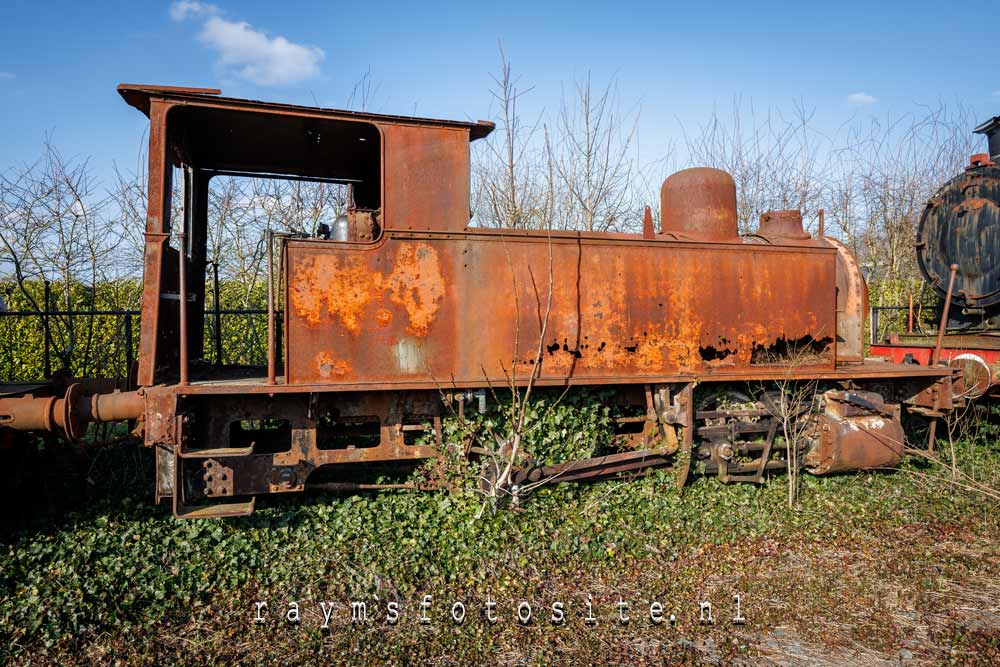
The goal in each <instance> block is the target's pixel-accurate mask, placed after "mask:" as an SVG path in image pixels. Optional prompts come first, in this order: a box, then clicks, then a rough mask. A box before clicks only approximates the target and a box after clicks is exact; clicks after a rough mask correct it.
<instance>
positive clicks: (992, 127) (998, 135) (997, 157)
mask: <svg viewBox="0 0 1000 667" xmlns="http://www.w3.org/2000/svg"><path fill="white" fill-rule="evenodd" d="M973 132H975V133H977V134H985V135H986V140H987V141H988V142H989V151H990V160H991V161H993V162H1000V116H994V117H993V118H992V119H991V120H988V121H986V122H985V123H983V124H982V125H980V126H979V127H977V128H976V129H974V130H973Z"/></svg>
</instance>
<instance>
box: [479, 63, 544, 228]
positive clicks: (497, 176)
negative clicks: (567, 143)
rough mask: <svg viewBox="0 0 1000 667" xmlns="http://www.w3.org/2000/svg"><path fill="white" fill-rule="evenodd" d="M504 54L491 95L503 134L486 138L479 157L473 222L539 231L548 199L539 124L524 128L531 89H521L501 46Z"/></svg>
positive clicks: (500, 132)
mask: <svg viewBox="0 0 1000 667" xmlns="http://www.w3.org/2000/svg"><path fill="white" fill-rule="evenodd" d="M499 49H500V73H499V74H496V75H492V79H493V87H492V88H491V89H490V95H491V97H492V99H493V103H494V104H496V105H497V108H498V111H497V125H498V130H499V131H498V132H494V133H493V134H492V135H490V136H489V137H487V139H486V140H485V141H484V142H483V145H482V146H480V147H479V150H478V151H477V153H476V160H475V163H474V165H473V177H474V179H475V187H474V189H473V199H472V213H473V218H474V219H475V221H476V223H477V224H479V225H481V226H484V227H506V228H513V229H525V228H537V227H539V226H540V225H539V214H540V213H541V212H542V211H543V210H544V208H545V199H546V193H545V192H544V186H543V187H540V182H544V181H545V180H546V178H545V168H544V166H543V165H544V162H543V160H542V159H541V158H543V157H544V154H543V153H541V152H540V151H539V150H538V149H537V147H536V146H535V145H534V139H535V137H536V134H537V132H538V128H539V122H538V121H536V122H535V123H533V124H529V123H527V122H525V120H524V119H523V118H522V116H521V112H520V107H519V105H520V102H521V98H522V97H524V96H525V95H527V94H528V93H529V92H531V90H532V88H531V87H528V88H527V89H520V88H519V87H518V83H519V79H518V78H517V77H515V76H514V74H513V69H512V67H511V64H510V61H509V60H507V57H506V55H505V54H504V50H503V45H502V44H501V45H500V46H499Z"/></svg>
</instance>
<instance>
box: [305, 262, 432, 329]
mask: <svg viewBox="0 0 1000 667" xmlns="http://www.w3.org/2000/svg"><path fill="white" fill-rule="evenodd" d="M350 252H351V251H349V252H348V253H329V254H323V255H316V256H313V257H309V258H306V259H303V260H302V261H301V263H299V264H298V265H297V266H296V267H295V270H294V275H292V276H291V279H290V283H289V299H290V301H291V305H292V307H293V308H294V309H295V314H296V315H298V316H299V317H301V318H302V319H303V320H304V321H305V322H306V323H307V324H308V325H310V326H317V325H319V324H320V323H321V322H323V321H325V320H328V319H337V320H339V321H340V323H341V324H342V325H343V327H344V328H345V329H347V330H348V331H350V332H351V333H353V334H358V333H360V332H361V328H362V323H363V320H364V318H365V313H366V309H367V308H368V307H369V306H370V305H371V304H372V303H377V304H383V303H384V302H385V301H386V299H388V300H389V301H390V302H391V303H392V304H393V305H395V306H397V307H399V308H400V309H401V310H403V311H404V312H405V313H406V315H407V318H408V322H409V324H408V326H407V328H406V331H407V333H409V334H411V335H413V336H418V337H425V336H426V335H427V331H428V328H429V327H430V324H431V323H432V322H433V321H434V317H435V316H436V315H437V312H438V310H439V309H440V308H441V302H442V301H443V300H444V294H445V285H444V278H443V276H442V275H441V268H440V265H439V263H438V256H437V252H436V251H435V250H434V248H432V247H431V246H430V245H428V244H426V243H415V244H405V245H403V246H402V247H400V249H399V251H398V252H397V253H396V258H395V262H393V270H392V272H391V273H382V272H379V271H373V270H372V269H371V268H370V267H369V266H368V264H367V263H366V261H365V258H364V257H362V256H360V255H358V254H350ZM374 317H375V321H376V323H378V324H379V325H381V326H387V325H388V324H389V323H390V322H392V319H393V315H392V313H391V312H390V311H389V310H388V309H386V308H383V307H380V308H379V309H378V310H376V311H375V315H374Z"/></svg>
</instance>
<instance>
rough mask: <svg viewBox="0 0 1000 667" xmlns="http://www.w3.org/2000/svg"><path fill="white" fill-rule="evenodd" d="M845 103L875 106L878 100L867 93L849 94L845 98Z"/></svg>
mask: <svg viewBox="0 0 1000 667" xmlns="http://www.w3.org/2000/svg"><path fill="white" fill-rule="evenodd" d="M847 101H848V102H850V103H851V104H858V105H865V104H875V103H876V102H878V100H877V99H876V98H874V97H872V96H871V95H869V94H868V93H851V94H850V95H848V96H847Z"/></svg>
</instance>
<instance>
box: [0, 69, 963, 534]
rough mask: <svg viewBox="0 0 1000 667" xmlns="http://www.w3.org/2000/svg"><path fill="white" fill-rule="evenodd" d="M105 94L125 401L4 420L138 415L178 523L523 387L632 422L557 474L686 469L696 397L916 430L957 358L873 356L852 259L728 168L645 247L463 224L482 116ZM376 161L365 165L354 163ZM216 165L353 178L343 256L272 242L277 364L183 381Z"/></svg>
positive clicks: (431, 450)
mask: <svg viewBox="0 0 1000 667" xmlns="http://www.w3.org/2000/svg"><path fill="white" fill-rule="evenodd" d="M119 90H120V92H121V94H122V96H123V97H124V98H125V99H126V100H127V101H128V102H129V103H130V104H131V105H133V106H135V107H136V108H137V109H140V110H141V111H143V113H145V114H146V115H147V116H148V117H149V119H150V132H149V186H148V187H149V193H148V197H149V201H148V222H147V227H146V246H145V274H144V289H143V306H142V307H143V317H142V328H141V337H140V338H141V343H140V348H141V350H140V359H139V368H138V385H139V389H138V390H137V391H135V392H130V393H129V394H128V395H127V396H126V395H125V394H122V395H121V396H119V397H117V398H112V399H107V400H105V399H104V398H94V399H93V400H94V401H96V402H93V403H91V404H90V407H86V406H85V405H84V404H85V403H86V401H82V400H81V399H80V398H79V397H78V396H76V395H72V396H71V395H70V394H69V392H68V393H67V395H66V396H65V397H63V398H62V399H60V398H53V399H52V401H48V400H47V399H37V398H29V397H21V398H0V424H2V423H3V422H2V420H3V419H4V415H5V414H8V415H9V414H10V413H16V415H17V416H16V419H17V420H21V422H22V423H28V424H30V425H31V426H33V427H34V426H37V427H39V428H42V427H44V428H48V429H50V430H52V429H54V428H56V427H58V421H59V419H62V420H63V421H64V422H66V421H67V420H68V421H69V422H72V423H71V426H72V428H70V429H65V428H64V430H66V432H67V433H69V432H70V431H72V432H73V433H76V432H78V431H79V428H78V425H79V424H85V423H86V422H87V421H91V420H95V419H106V418H110V417H111V416H116V417H118V418H138V419H139V420H140V427H139V430H140V431H141V433H142V434H143V437H144V439H145V443H146V444H147V445H148V446H150V447H153V448H155V451H156V461H157V473H156V477H157V479H156V489H157V491H156V492H157V499H158V500H159V499H172V501H173V503H174V511H175V513H176V514H177V515H178V516H183V517H204V516H226V515H239V514H246V513H248V512H250V511H252V510H253V499H252V497H253V496H255V495H257V494H261V493H281V492H293V491H301V490H303V489H304V488H305V487H306V485H307V483H308V482H309V478H310V475H312V473H314V472H315V471H317V469H319V468H321V467H325V468H326V469H330V468H335V469H339V468H342V467H344V466H354V468H352V470H359V469H361V468H363V466H361V467H359V466H357V465H356V464H365V465H372V464H377V463H380V462H404V463H405V462H412V461H420V460H423V459H426V458H429V457H432V456H434V455H435V453H436V451H437V450H436V447H437V446H439V445H440V444H441V437H442V430H441V419H442V417H443V416H445V415H446V414H447V413H448V411H449V410H457V411H458V412H459V413H461V411H462V410H463V409H464V404H465V402H466V401H467V400H469V397H470V395H471V394H470V392H471V391H472V390H477V389H479V390H481V389H484V388H498V387H510V386H512V385H522V386H523V385H524V384H526V383H527V382H528V381H529V378H533V382H534V383H535V384H537V385H539V386H569V385H609V386H614V387H617V388H618V389H619V392H618V394H619V396H620V397H621V398H620V400H622V401H623V402H625V403H626V404H627V405H630V406H632V407H635V408H636V409H637V410H639V411H640V412H642V413H643V414H642V416H639V417H635V418H631V419H632V421H633V422H635V424H633V426H634V428H632V430H631V431H630V435H629V436H627V437H626V438H625V443H626V447H627V448H628V449H630V450H631V451H628V452H624V453H622V454H614V455H611V456H609V457H598V458H595V459H589V460H586V461H580V462H573V463H571V464H567V465H561V466H555V467H547V468H540V469H536V470H535V473H536V474H543V475H550V474H551V475H555V476H557V477H560V476H561V477H563V478H566V479H582V478H591V477H602V476H609V475H616V474H617V475H624V474H626V473H627V474H637V473H638V472H641V471H642V470H644V469H647V468H650V467H656V466H660V465H664V464H665V463H666V460H667V459H666V457H667V456H668V455H670V454H673V453H674V452H675V451H677V450H678V449H680V450H681V451H682V452H683V453H685V454H686V455H688V456H686V457H685V458H684V459H683V460H684V464H683V465H684V469H683V473H684V474H682V475H681V477H682V478H684V477H686V471H687V467H686V466H687V465H688V463H689V461H690V459H691V457H690V454H691V453H692V451H693V450H694V449H695V448H696V447H697V444H696V443H695V442H694V437H695V431H696V429H697V428H698V425H697V424H696V416H695V406H694V401H693V400H692V396H693V390H694V387H695V385H696V384H698V383H705V382H710V383H742V384H744V385H745V384H746V383H749V382H755V383H763V382H767V381H769V380H782V381H788V380H795V379H802V380H809V381H824V382H832V383H841V384H845V385H856V386H871V387H876V388H878V387H881V388H882V389H881V391H882V393H883V395H891V396H893V397H894V398H893V400H902V401H906V402H907V403H908V404H910V405H911V406H912V407H913V409H916V410H922V411H923V413H924V414H929V415H937V414H941V411H942V410H945V409H947V407H948V405H949V404H950V403H949V401H950V374H949V371H947V370H946V369H941V368H926V367H924V368H914V367H907V366H902V365H897V364H888V363H870V362H866V361H864V359H863V347H862V338H861V332H862V330H863V324H864V313H865V311H866V309H867V289H866V287H865V284H864V279H863V278H862V276H861V273H860V270H858V267H857V264H856V262H855V261H854V259H853V258H852V257H851V255H850V253H849V252H848V251H847V249H846V248H844V247H843V246H841V245H840V244H838V243H836V242H833V241H831V240H829V239H825V238H823V237H822V236H820V237H819V238H812V237H811V236H810V235H809V234H808V233H805V232H804V231H803V230H802V221H801V214H798V212H787V211H783V212H773V213H769V214H766V216H765V219H764V220H763V221H762V228H761V229H760V230H759V233H758V234H756V235H752V236H751V237H746V238H744V237H741V236H740V234H739V232H738V229H737V224H736V189H735V184H734V183H733V180H732V178H731V177H730V176H729V175H728V174H726V173H725V172H722V171H719V170H715V169H689V170H684V171H682V172H678V173H677V174H674V175H672V176H671V177H670V178H668V179H667V180H666V181H665V183H664V185H663V188H662V190H661V229H660V230H659V232H654V229H653V224H652V216H651V213H650V212H649V211H648V210H647V213H646V215H645V219H644V224H643V232H642V233H641V234H617V233H588V234H583V233H576V232H547V231H520V230H509V229H504V230H500V229H476V228H469V227H468V220H469V194H470V184H469V164H470V163H469V143H470V141H472V140H475V139H478V138H481V137H484V136H486V135H487V134H488V133H489V132H490V130H491V129H492V125H491V124H489V123H483V122H479V123H459V122H451V121H435V120H427V119H414V118H403V117H396V116H381V115H376V114H359V113H352V112H345V111H336V110H328V109H316V108H306V107H294V106H290V105H279V104H269V103H262V102H251V101H247V100H237V99H228V98H221V97H218V96H217V95H218V91H214V90H204V89H168V88H159V87H146V86H130V85H122V86H120V87H119ZM226 129H229V130H232V131H231V132H228V133H227V132H226V131H223V130H226ZM300 135H302V136H300ZM331 137H332V139H330V138H331ZM338 137H339V138H341V139H343V138H344V137H348V138H349V139H350V140H351V142H353V143H351V146H350V147H349V149H350V150H355V151H358V152H357V159H358V160H359V161H360V162H358V164H361V165H362V166H361V167H360V169H361V172H362V176H363V177H364V178H353V177H351V178H348V176H349V175H347V174H345V173H341V172H339V171H337V170H338V169H339V168H340V167H339V166H338V165H340V163H337V162H331V160H332V158H331V157H330V155H332V154H330V153H323V152H322V151H326V150H329V149H330V148H331V147H330V146H329V144H330V141H331V140H336V139H337V138H338ZM320 138H327V139H328V141H326V142H325V143H324V142H321V141H320ZM251 139H252V140H253V141H250V140H251ZM227 142H228V143H227ZM254 142H257V144H259V145H255V144H254ZM365 146H367V147H368V148H363V147H365ZM318 147H319V148H318ZM373 147H374V148H373ZM375 148H377V164H374V163H371V162H366V160H369V161H370V159H371V156H372V155H375V154H376V153H374V152H372V151H373V150H374V149H375ZM369 149H371V150H369ZM365 151H368V152H365ZM174 165H176V166H181V167H183V168H184V169H185V179H186V180H185V192H186V193H187V195H186V201H185V213H184V219H183V220H182V221H179V223H180V224H182V225H184V228H182V232H183V233H184V234H186V235H187V236H181V238H186V239H187V245H186V246H184V245H182V246H181V251H180V252H179V251H178V250H177V249H175V248H173V247H171V246H170V233H171V220H170V219H169V216H170V214H169V212H170V210H171V207H170V200H169V197H170V192H171V183H170V174H171V172H172V170H173V166H174ZM218 173H240V174H246V175H254V174H284V175H287V176H290V177H303V178H327V179H330V180H331V181H333V182H350V183H352V188H353V198H352V199H353V200H354V205H353V208H352V209H351V210H350V229H351V232H350V240H349V241H346V242H343V241H328V240H321V239H319V238H291V237H284V236H275V237H273V240H274V241H275V242H276V243H277V244H278V246H279V247H278V248H277V256H278V257H279V258H280V261H279V262H278V266H279V270H278V271H277V272H274V270H273V265H270V262H271V261H273V260H272V259H271V257H272V248H271V247H270V246H271V239H272V237H270V236H269V238H268V242H267V245H268V258H269V260H268V261H269V269H268V291H269V299H268V364H267V366H266V367H265V368H262V369H261V372H260V374H259V376H255V377H251V378H247V377H243V376H239V375H237V374H232V373H228V374H227V372H226V369H225V368H222V369H212V370H211V371H205V370H204V369H203V368H202V367H201V366H199V365H197V364H191V367H190V369H189V368H188V359H189V358H190V359H191V360H196V359H199V358H200V357H201V356H202V352H203V350H202V346H203V327H204V321H203V317H204V315H203V313H204V304H205V280H204V276H205V269H206V266H207V265H206V261H205V242H206V234H207V232H206V222H205V221H206V219H207V218H206V216H207V189H208V183H209V181H210V179H211V177H212V176H213V175H214V174H218ZM352 179H353V180H352ZM189 187H190V190H189V189H188V188H189ZM174 222H175V223H177V222H178V221H174ZM274 281H277V283H278V284H279V285H280V287H279V288H278V289H277V290H276V289H275V283H274ZM278 298H281V299H282V300H283V302H284V312H285V317H284V323H283V326H282V327H281V329H282V331H281V336H282V343H283V345H281V346H280V348H281V352H280V353H279V352H277V351H276V349H277V348H278V346H277V345H276V340H275V338H276V336H277V335H278V334H277V332H276V331H275V328H276V327H275V311H276V309H277V308H278V307H279V306H278V305H277V304H276V301H277V300H278ZM533 371H534V372H533ZM12 401H22V402H21V403H17V404H16V405H15V404H14V403H12ZM59 401H62V403H59ZM108 401H110V402H108ZM29 403H30V404H31V407H30V408H29V407H27V406H28V404H29ZM67 405H68V406H70V407H67ZM60 415H62V416H61V417H60ZM831 419H832V417H831ZM74 420H76V422H74ZM8 421H10V420H9V418H8ZM628 421H629V420H628V419H623V420H622V426H628V424H626V423H625V422H628ZM265 422H267V423H265ZM272 422H273V423H272ZM74 424H75V425H74ZM773 437H774V434H773V433H772V434H771V440H773ZM664 441H665V442H667V443H669V447H667V448H666V449H664V445H663V444H662V443H663V442H664ZM838 442H840V443H841V444H840V445H839V446H840V448H841V449H840V450H839V451H843V452H847V453H846V454H840V455H838V456H840V458H839V459H838V458H837V456H835V457H834V459H835V460H836V461H838V463H837V464H836V465H833V466H832V468H838V466H839V468H838V469H840V468H844V465H847V464H844V461H854V460H855V459H858V460H862V459H864V452H862V454H858V453H857V452H856V451H855V449H852V447H854V444H852V443H854V441H853V440H851V439H850V438H847V440H846V442H847V444H846V445H845V444H843V443H844V442H845V440H844V439H843V438H841V440H840V441H838ZM768 446H769V447H770V445H768ZM866 447H867V445H864V444H862V445H861V449H862V450H865V451H867V450H866ZM865 461H867V459H864V460H862V462H863V463H864V462H865ZM773 463H774V462H770V463H768V462H767V461H763V460H762V465H761V466H760V471H761V472H762V471H764V469H765V468H767V466H768V465H771V464H773ZM772 467H773V466H772ZM832 468H831V469H832ZM767 469H770V468H767ZM844 469H846V468H844ZM522 474H525V475H529V474H532V473H530V472H523V473H522ZM758 477H759V475H758ZM326 483H327V484H331V485H334V486H336V485H338V484H363V481H362V480H356V479H349V480H346V481H331V482H326ZM331 488H332V487H331ZM247 498H250V499H249V500H247Z"/></svg>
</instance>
